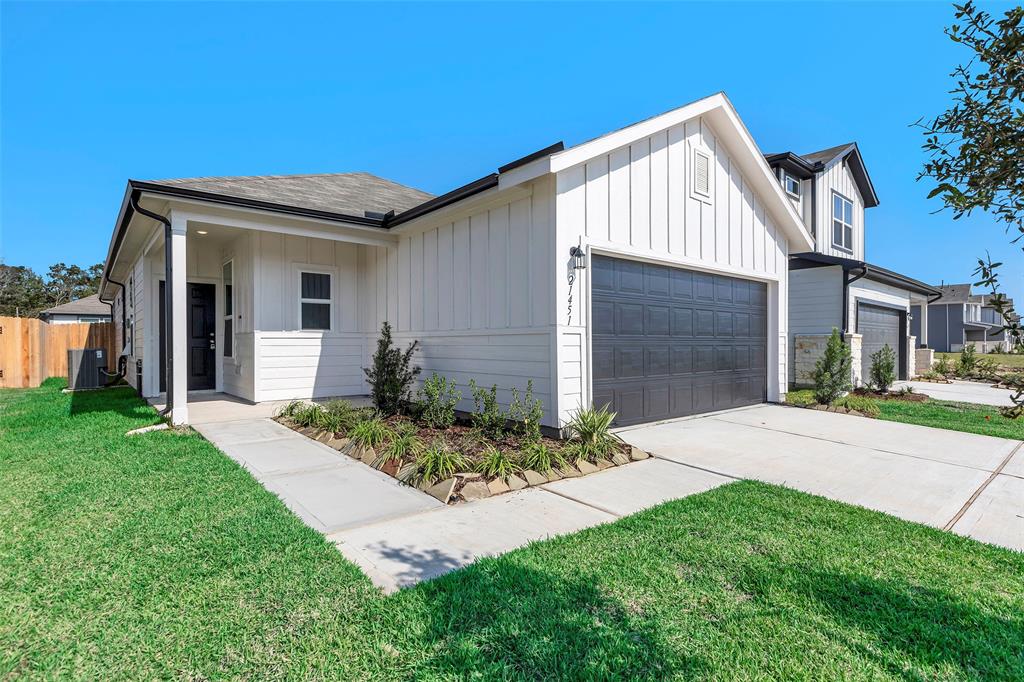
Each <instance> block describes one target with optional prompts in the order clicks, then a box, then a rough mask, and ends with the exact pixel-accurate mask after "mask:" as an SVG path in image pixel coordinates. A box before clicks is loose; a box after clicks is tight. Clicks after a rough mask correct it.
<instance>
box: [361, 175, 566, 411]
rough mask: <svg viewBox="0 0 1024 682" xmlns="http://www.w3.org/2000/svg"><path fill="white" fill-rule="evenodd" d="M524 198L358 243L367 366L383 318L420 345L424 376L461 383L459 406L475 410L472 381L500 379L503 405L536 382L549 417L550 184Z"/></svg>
mask: <svg viewBox="0 0 1024 682" xmlns="http://www.w3.org/2000/svg"><path fill="white" fill-rule="evenodd" d="M523 194H524V193H523V192H519V193H517V194H516V197H515V198H514V199H506V200H502V199H500V195H498V196H497V197H495V200H494V201H493V202H489V203H486V204H484V205H482V206H480V207H479V208H475V209H470V210H467V211H466V212H465V213H462V214H451V215H449V216H448V217H446V218H442V219H439V220H438V221H437V222H431V221H429V220H428V221H423V222H422V223H420V224H418V225H417V226H416V227H415V228H410V229H409V230H408V231H407V232H404V233H401V236H400V238H399V241H398V244H397V246H396V247H395V248H388V247H383V246H360V247H359V251H358V256H357V263H358V269H359V312H358V327H359V329H360V330H361V331H363V332H364V333H365V334H366V337H367V339H368V346H367V349H366V356H365V362H367V363H368V362H369V360H370V357H371V355H372V353H373V350H374V345H375V343H376V338H377V334H378V332H379V330H380V326H381V324H382V323H383V322H384V320H390V321H391V323H392V326H393V328H394V331H395V338H396V340H397V342H398V343H400V344H402V345H405V344H407V343H410V342H411V341H413V340H416V341H418V342H419V349H418V351H417V354H416V363H417V364H418V365H419V366H420V367H421V368H422V374H421V376H420V379H421V380H422V379H425V378H427V377H429V376H430V375H431V374H432V373H434V372H436V373H438V374H439V375H443V376H445V377H447V378H449V379H451V380H453V381H455V382H456V384H457V385H458V389H459V390H460V391H461V392H462V401H461V402H460V403H459V406H458V407H459V409H462V410H472V409H473V400H472V395H471V393H470V390H469V381H470V380H471V379H472V380H475V381H476V383H477V384H478V385H480V386H482V387H488V388H489V387H490V386H492V385H496V386H497V387H498V400H499V402H500V403H501V404H502V405H505V406H507V405H508V404H509V402H510V401H511V399H512V389H513V388H515V389H516V390H518V391H520V393H522V392H523V391H525V390H526V388H527V384H528V383H529V382H530V381H532V382H533V390H534V395H535V397H537V398H539V399H540V400H541V401H542V402H543V403H544V408H545V412H546V415H547V416H546V418H545V423H551V420H552V417H553V414H554V412H553V409H552V402H553V401H552V398H551V392H552V386H553V383H554V376H553V369H552V361H551V332H550V327H549V325H550V322H551V313H552V310H551V308H552V304H551V278H552V276H553V275H552V274H551V263H552V259H551V256H550V253H551V243H552V239H553V238H552V227H551V225H552V223H551V206H552V192H551V190H550V182H547V181H543V180H542V181H538V182H535V183H531V185H530V187H529V192H527V193H526V195H525V196H523Z"/></svg>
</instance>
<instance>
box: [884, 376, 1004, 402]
mask: <svg viewBox="0 0 1024 682" xmlns="http://www.w3.org/2000/svg"><path fill="white" fill-rule="evenodd" d="M903 386H910V387H911V388H912V389H914V392H915V393H924V394H925V395H927V396H930V397H932V398H935V399H936V400H949V401H952V402H956V403H975V404H977V405H996V406H999V407H1003V406H1008V405H1012V404H1013V401H1012V400H1010V396H1011V395H1013V391H1011V390H1009V389H1007V388H992V385H991V384H987V383H982V382H978V381H953V383H951V384H938V383H934V382H931V381H899V382H897V383H896V388H901V387H903Z"/></svg>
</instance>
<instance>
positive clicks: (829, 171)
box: [765, 143, 938, 385]
mask: <svg viewBox="0 0 1024 682" xmlns="http://www.w3.org/2000/svg"><path fill="white" fill-rule="evenodd" d="M765 159H766V160H767V162H768V164H769V166H771V168H772V171H773V172H774V173H775V174H776V177H777V178H778V181H779V183H780V184H781V185H782V187H783V188H784V189H785V192H786V196H787V197H788V199H789V201H790V202H791V203H792V205H793V207H794V208H795V209H796V210H797V212H798V213H799V214H800V216H801V217H802V219H803V221H804V224H805V226H806V228H807V230H808V232H810V234H811V237H812V239H813V240H814V246H813V249H810V250H808V251H806V252H794V253H791V254H790V257H789V324H788V326H789V334H790V344H789V345H790V351H789V353H790V354H789V363H788V364H789V380H790V382H791V383H794V384H798V385H806V384H808V383H810V372H811V370H813V367H814V362H815V361H816V360H817V358H818V357H820V355H821V352H822V351H823V349H824V345H825V342H826V340H827V337H828V335H829V334H830V333H831V331H832V329H833V328H835V329H838V330H839V331H840V332H841V333H842V334H843V335H844V338H846V340H847V341H848V343H849V344H850V346H851V350H852V351H853V356H854V363H853V375H854V376H853V379H854V381H855V383H857V384H862V383H864V380H865V379H866V377H867V376H868V370H869V368H870V363H871V354H872V353H874V352H875V351H877V350H880V349H881V348H882V347H883V346H885V345H889V346H890V347H891V348H892V349H893V350H894V351H896V353H897V356H898V359H899V364H898V372H899V377H900V378H907V377H908V376H913V375H914V373H915V372H914V369H915V350H914V349H915V346H916V345H917V344H916V342H915V341H913V340H912V339H911V338H910V334H911V332H910V331H909V330H910V326H909V317H910V310H911V306H913V305H915V304H924V303H926V302H927V301H928V300H929V299H930V298H934V297H935V296H937V295H938V292H937V291H936V290H935V289H933V288H932V287H930V286H928V285H927V284H924V283H923V282H919V281H917V280H915V279H911V278H910V277H906V276H905V275H901V274H899V273H896V272H893V271H892V270H888V269H885V268H881V267H879V266H877V265H872V264H870V263H866V262H865V261H864V246H865V219H864V211H865V209H868V208H872V207H874V206H877V205H878V196H877V195H876V193H875V189H874V186H873V185H872V183H871V178H870V177H869V176H868V172H867V168H866V166H865V165H864V159H863V158H862V156H861V153H860V150H859V149H858V148H857V145H856V143H849V144H843V145H839V146H837V147H832V148H830V149H825V150H822V151H819V152H814V153H811V154H803V155H798V154H794V153H793V152H783V153H780V154H768V155H766V156H765ZM921 340H922V342H927V339H921Z"/></svg>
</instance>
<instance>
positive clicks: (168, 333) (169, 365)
mask: <svg viewBox="0 0 1024 682" xmlns="http://www.w3.org/2000/svg"><path fill="white" fill-rule="evenodd" d="M131 202H132V208H133V209H135V211H136V212H138V213H140V214H142V215H144V216H146V217H147V218H152V219H153V220H155V221H157V222H158V223H162V224H163V226H164V282H165V284H164V356H165V357H166V359H167V361H166V365H165V372H166V377H165V378H164V384H165V386H166V388H167V401H166V405H165V406H164V410H163V412H162V414H164V415H168V414H171V408H173V407H174V405H173V404H172V403H173V401H174V371H173V368H174V355H173V354H172V353H171V348H172V347H173V346H172V340H173V339H174V315H173V314H172V311H173V301H174V295H173V293H172V291H173V290H172V288H171V273H172V270H173V268H172V265H171V221H170V220H168V219H167V218H165V217H164V216H162V215H160V214H159V213H154V212H153V211H149V210H146V209H144V208H142V207H141V206H139V199H138V197H137V196H135V194H134V193H133V194H132V197H131Z"/></svg>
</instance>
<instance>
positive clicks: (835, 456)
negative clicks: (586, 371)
mask: <svg viewBox="0 0 1024 682" xmlns="http://www.w3.org/2000/svg"><path fill="white" fill-rule="evenodd" d="M619 435H620V436H621V437H622V438H624V439H625V440H626V441H627V442H629V443H631V444H633V445H636V446H637V447H640V448H643V449H645V450H649V451H650V452H652V453H654V454H655V455H656V456H657V457H660V458H663V459H666V460H669V461H672V462H676V463H678V464H682V465H686V466H691V467H698V468H700V469H702V470H706V471H708V472H714V473H716V474H719V475H723V476H730V477H737V478H751V479H757V480H760V481H766V482H769V483H777V484H780V485H785V486H788V487H790V488H796V489H797V490H803V491H805V492H809V493H814V494H816V495H822V496H824V497H829V498H832V499H835V500H840V501H842V502H849V503H851V504H857V505H861V506H864V507H868V508H870V509H877V510H878V511H883V512H886V513H888V514H893V515H894V516H898V517H900V518H903V519H907V520H909V521H916V522H919V523H925V524H928V525H930V526H935V527H936V528H943V529H946V530H952V531H953V532H955V533H959V534H962V535H969V536H971V537H973V538H976V539H978V540H982V541H984V542H991V543H993V544H997V545H1003V546H1005V547H1010V548H1013V549H1018V550H1024V453H1022V452H1020V449H1021V446H1022V443H1021V442H1019V441H1011V440H1005V439H1001V438H991V437H989V436H977V435H974V434H968V433H961V432H958V431H946V430H943V429H932V428H927V427H923V426H912V425H909V424H898V423H895V422H887V421H882V420H878V419H866V418H863V417H852V416H848V415H839V414H833V413H829V412H818V411H816V410H802V409H797V408H790V407H782V406H778V405H763V406H759V407H755V408H751V409H746V410H735V411H732V412H727V413H722V414H718V415H714V416H709V417H704V418H700V419H690V420H683V421H677V422H672V423H664V424H659V425H653V426H643V427H636V428H631V429H626V430H624V431H621V432H620V434H619Z"/></svg>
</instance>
